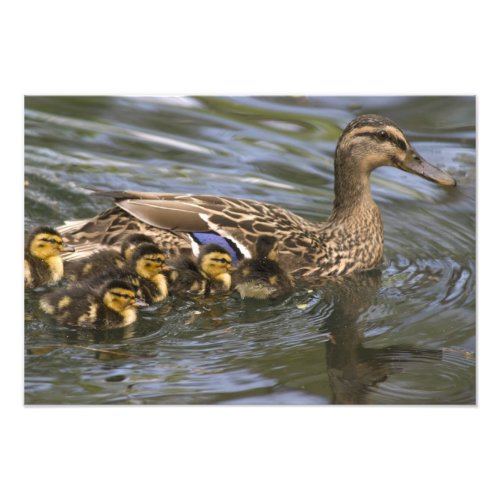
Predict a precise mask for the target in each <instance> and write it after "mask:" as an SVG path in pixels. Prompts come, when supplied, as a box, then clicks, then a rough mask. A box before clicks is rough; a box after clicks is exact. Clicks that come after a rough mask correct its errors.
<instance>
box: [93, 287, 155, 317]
mask: <svg viewBox="0 0 500 500" xmlns="http://www.w3.org/2000/svg"><path fill="white" fill-rule="evenodd" d="M101 295H102V300H103V302H104V304H105V306H106V307H108V308H109V309H112V310H113V311H116V312H117V313H121V312H123V311H126V310H127V309H131V308H136V307H146V306H147V305H148V304H146V302H144V301H142V300H141V299H140V298H139V297H138V296H137V292H136V289H135V287H134V286H133V285H132V284H130V283H127V282H126V281H123V280H111V281H108V282H107V283H106V284H105V285H104V286H103V287H102V288H101Z"/></svg>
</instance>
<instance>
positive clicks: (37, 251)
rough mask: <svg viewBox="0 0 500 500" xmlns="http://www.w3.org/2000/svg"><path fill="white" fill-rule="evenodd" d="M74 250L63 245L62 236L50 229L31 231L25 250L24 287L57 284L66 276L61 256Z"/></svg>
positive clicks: (40, 228) (41, 228)
mask: <svg viewBox="0 0 500 500" xmlns="http://www.w3.org/2000/svg"><path fill="white" fill-rule="evenodd" d="M73 251H74V248H73V247H72V246H70V245H65V244H63V240H62V236H61V235H60V234H59V233H58V232H57V231H56V230H55V229H52V228H50V227H37V228H35V229H33V231H31V233H30V234H29V236H28V239H27V241H26V247H25V249H24V285H25V287H26V288H35V287H38V286H42V285H50V284H53V283H57V282H58V281H59V280H61V279H62V277H63V275H64V265H63V260H62V257H61V254H62V253H63V252H73Z"/></svg>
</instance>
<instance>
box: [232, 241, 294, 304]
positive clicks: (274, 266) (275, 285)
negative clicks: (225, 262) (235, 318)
mask: <svg viewBox="0 0 500 500" xmlns="http://www.w3.org/2000/svg"><path fill="white" fill-rule="evenodd" d="M254 254H255V257H254V258H252V259H245V260H243V261H242V262H241V264H240V265H239V266H238V269H237V270H236V272H235V273H234V276H233V282H234V285H235V289H236V290H237V292H238V293H239V294H240V296H241V298H242V299H245V298H253V299H268V298H275V297H278V296H279V295H282V294H284V293H287V292H289V291H291V290H292V288H293V279H292V277H291V276H290V275H289V274H288V273H287V272H286V271H284V270H283V269H282V268H281V267H280V265H279V264H278V261H277V260H278V240H277V239H276V238H275V237H274V236H259V238H258V239H257V242H256V244H255V252H254Z"/></svg>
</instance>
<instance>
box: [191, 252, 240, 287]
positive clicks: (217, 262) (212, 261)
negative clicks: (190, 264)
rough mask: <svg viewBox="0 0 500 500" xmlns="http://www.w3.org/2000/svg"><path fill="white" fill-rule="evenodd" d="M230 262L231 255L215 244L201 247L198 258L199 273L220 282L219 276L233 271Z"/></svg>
mask: <svg viewBox="0 0 500 500" xmlns="http://www.w3.org/2000/svg"><path fill="white" fill-rule="evenodd" d="M232 261H233V260H232V258H231V255H229V253H228V252H227V251H226V250H224V249H223V248H222V247H221V246H219V245H215V244H210V245H204V246H203V247H201V250H200V255H199V257H198V265H199V266H200V269H201V271H202V272H203V273H204V274H205V275H207V276H208V277H209V278H211V279H218V280H221V281H222V279H221V276H223V275H225V274H228V273H230V272H232V271H233V267H232ZM228 276H229V274H228ZM229 278H230V276H229Z"/></svg>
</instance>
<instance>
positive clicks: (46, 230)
mask: <svg viewBox="0 0 500 500" xmlns="http://www.w3.org/2000/svg"><path fill="white" fill-rule="evenodd" d="M39 234H46V235H50V236H56V239H57V240H58V241H62V236H61V235H60V233H59V232H58V231H56V230H55V229H54V228H52V227H49V226H39V227H35V228H34V229H32V230H31V231H30V233H29V234H28V238H27V240H26V244H27V245H29V244H30V243H31V242H32V241H33V239H34V238H35V237H36V236H38V235H39Z"/></svg>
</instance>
